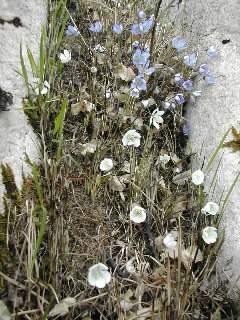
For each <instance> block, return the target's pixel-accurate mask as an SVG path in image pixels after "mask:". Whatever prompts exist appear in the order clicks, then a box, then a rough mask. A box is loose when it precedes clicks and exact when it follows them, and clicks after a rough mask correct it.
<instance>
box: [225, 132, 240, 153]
mask: <svg viewBox="0 0 240 320" xmlns="http://www.w3.org/2000/svg"><path fill="white" fill-rule="evenodd" d="M232 135H233V137H234V139H233V140H231V141H228V142H225V143H224V144H223V147H225V148H232V150H233V152H236V151H240V131H237V129H236V128H234V127H232Z"/></svg>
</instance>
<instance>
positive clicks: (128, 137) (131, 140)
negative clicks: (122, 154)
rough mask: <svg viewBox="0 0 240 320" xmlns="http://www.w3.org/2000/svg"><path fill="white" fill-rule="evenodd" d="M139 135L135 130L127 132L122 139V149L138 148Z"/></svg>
mask: <svg viewBox="0 0 240 320" xmlns="http://www.w3.org/2000/svg"><path fill="white" fill-rule="evenodd" d="M140 139H141V135H140V133H138V132H137V131H136V130H135V129H131V130H128V131H127V132H126V133H125V135H124V136H123V138H122V143H123V145H124V147H126V146H134V147H136V148H137V147H139V146H140Z"/></svg>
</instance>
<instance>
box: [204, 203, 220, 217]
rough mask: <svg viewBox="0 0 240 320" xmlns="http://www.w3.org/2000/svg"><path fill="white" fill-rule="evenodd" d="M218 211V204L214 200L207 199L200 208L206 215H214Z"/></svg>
mask: <svg viewBox="0 0 240 320" xmlns="http://www.w3.org/2000/svg"><path fill="white" fill-rule="evenodd" d="M218 211H219V205H218V204H217V203H215V202H212V201H209V202H208V203H207V204H206V205H205V207H204V208H202V212H203V213H205V214H206V215H212V216H215V215H216V214H217V213H218Z"/></svg>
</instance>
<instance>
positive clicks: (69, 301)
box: [49, 297, 76, 317]
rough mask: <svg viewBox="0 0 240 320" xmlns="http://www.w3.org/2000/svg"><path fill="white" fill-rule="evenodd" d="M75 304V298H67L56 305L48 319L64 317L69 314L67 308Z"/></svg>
mask: <svg viewBox="0 0 240 320" xmlns="http://www.w3.org/2000/svg"><path fill="white" fill-rule="evenodd" d="M75 303H76V299H75V298H71V297H67V298H65V299H63V300H62V301H61V302H59V303H58V304H56V305H55V306H54V307H53V308H52V310H51V311H50V312H49V317H55V316H65V315H67V314H68V313H69V308H70V307H72V306H73V305H74V304H75Z"/></svg>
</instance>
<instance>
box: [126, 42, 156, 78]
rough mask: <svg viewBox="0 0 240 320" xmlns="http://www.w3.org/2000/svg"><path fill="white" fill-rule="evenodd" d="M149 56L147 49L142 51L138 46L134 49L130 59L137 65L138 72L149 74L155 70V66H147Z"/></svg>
mask: <svg viewBox="0 0 240 320" xmlns="http://www.w3.org/2000/svg"><path fill="white" fill-rule="evenodd" d="M149 57H150V53H149V52H148V51H142V50H141V49H139V48H138V49H137V50H136V51H135V53H134V55H133V59H132V61H133V64H134V65H135V66H136V67H137V69H138V72H139V74H142V75H143V74H146V75H148V76H150V75H151V74H152V73H153V72H154V71H155V68H153V67H151V68H149V64H150V61H149V60H148V59H149Z"/></svg>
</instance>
